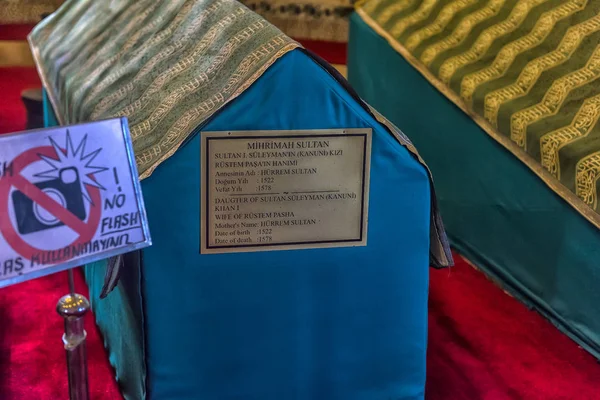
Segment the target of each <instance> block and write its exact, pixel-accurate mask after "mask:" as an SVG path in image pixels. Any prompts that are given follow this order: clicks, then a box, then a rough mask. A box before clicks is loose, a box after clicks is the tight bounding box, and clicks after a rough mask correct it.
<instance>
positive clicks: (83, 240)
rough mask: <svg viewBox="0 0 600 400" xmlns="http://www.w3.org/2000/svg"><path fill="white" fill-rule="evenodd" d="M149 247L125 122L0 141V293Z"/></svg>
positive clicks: (46, 131) (26, 134)
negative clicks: (6, 287) (44, 277)
mask: <svg viewBox="0 0 600 400" xmlns="http://www.w3.org/2000/svg"><path fill="white" fill-rule="evenodd" d="M150 244H151V239H150V233H149V230H148V222H147V219H146V212H145V209H144V203H143V198H142V194H141V191H140V185H139V179H138V174H137V168H136V165H135V158H134V156H133V148H132V144H131V138H130V134H129V129H128V127H127V120H126V119H124V118H123V119H112V120H106V121H99V122H92V123H88V124H82V125H74V126H68V127H59V128H52V129H43V130H36V131H28V132H22V133H17V134H12V135H5V136H0V287H4V286H8V285H11V284H15V283H19V282H22V281H25V280H28V279H33V278H37V277H40V276H43V275H48V274H50V273H53V272H57V271H61V270H65V269H68V268H72V267H76V266H79V265H82V264H85V263H89V262H93V261H97V260H100V259H104V258H108V257H111V256H114V255H117V254H121V253H126V252H130V251H133V250H136V249H140V248H143V247H147V246H149V245H150Z"/></svg>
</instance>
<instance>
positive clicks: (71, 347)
mask: <svg viewBox="0 0 600 400" xmlns="http://www.w3.org/2000/svg"><path fill="white" fill-rule="evenodd" d="M69 287H70V289H71V293H70V294H68V295H66V296H63V297H61V299H60V300H59V301H58V304H57V305H56V311H57V312H58V314H59V315H60V316H61V317H63V318H64V320H65V334H64V335H63V343H64V345H65V350H66V352H67V369H68V374H69V398H70V400H89V397H90V394H89V387H88V373H87V372H88V371H87V351H86V347H85V337H86V335H87V333H86V332H85V329H84V325H83V321H84V319H83V317H84V316H85V314H86V313H87V312H88V310H89V309H90V303H89V301H88V300H87V299H86V298H85V297H84V296H82V295H80V294H77V293H75V285H74V281H73V270H69Z"/></svg>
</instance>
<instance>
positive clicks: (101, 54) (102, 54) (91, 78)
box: [73, 2, 162, 104]
mask: <svg viewBox="0 0 600 400" xmlns="http://www.w3.org/2000/svg"><path fill="white" fill-rule="evenodd" d="M158 4H160V2H156V3H155V4H154V5H153V6H152V7H150V8H148V9H146V10H145V11H144V12H142V13H140V14H138V15H135V17H134V18H132V19H131V21H130V22H129V23H128V24H127V26H126V27H125V28H124V30H123V31H122V33H121V34H120V35H118V36H117V37H116V38H115V39H114V40H112V41H111V44H110V45H107V46H103V47H102V48H101V50H99V51H97V53H96V55H95V56H92V57H90V59H89V60H88V61H87V62H86V63H85V64H84V65H83V67H82V68H83V69H85V70H88V69H89V68H91V67H92V65H93V63H94V62H96V61H97V60H101V59H103V58H106V57H107V55H108V54H111V53H112V52H113V51H114V46H113V45H112V44H113V43H115V42H117V41H118V40H119V37H120V36H125V35H130V34H131V32H130V31H131V29H132V28H133V27H134V26H139V24H140V22H141V21H143V20H145V19H146V18H147V17H148V16H149V15H150V14H151V13H152V12H153V11H154V8H155V7H156V6H157V5H158ZM133 8H135V7H129V10H131V9H133ZM143 30H144V29H142V31H143ZM138 32H139V31H138ZM161 36H162V35H161ZM132 38H135V39H136V40H137V34H133V35H132ZM132 38H130V39H129V40H128V41H127V42H125V44H124V46H123V48H122V49H121V50H120V51H118V52H117V53H116V54H115V55H114V56H112V57H108V58H107V59H106V60H104V61H103V62H102V63H100V65H98V66H97V67H96V68H94V69H93V70H92V71H91V72H90V73H89V75H88V77H87V79H86V80H85V81H84V82H83V83H82V84H81V85H80V86H79V88H78V89H77V90H76V91H75V93H74V94H73V100H74V101H75V102H76V103H77V104H79V103H81V102H83V101H85V98H84V99H81V100H79V98H80V97H81V96H82V95H83V94H84V92H86V91H87V90H88V89H89V88H90V87H91V86H92V85H94V84H95V83H96V79H95V78H96V77H98V76H99V75H100V74H101V73H102V72H103V71H105V70H106V69H107V68H109V67H110V66H111V65H113V64H114V63H115V62H116V61H118V60H119V59H120V58H121V57H122V56H123V54H125V52H126V51H127V50H128V49H129V48H130V47H131V45H132V43H131V40H132ZM109 80H110V77H109V78H108V79H106V81H109ZM106 81H105V82H106ZM110 83H112V82H110ZM110 83H109V84H110ZM109 84H105V85H103V86H102V88H101V89H98V86H96V87H95V88H94V90H92V93H90V95H96V94H98V93H100V92H101V91H103V90H104V89H106V87H107V86H108V85H109ZM88 97H90V96H88Z"/></svg>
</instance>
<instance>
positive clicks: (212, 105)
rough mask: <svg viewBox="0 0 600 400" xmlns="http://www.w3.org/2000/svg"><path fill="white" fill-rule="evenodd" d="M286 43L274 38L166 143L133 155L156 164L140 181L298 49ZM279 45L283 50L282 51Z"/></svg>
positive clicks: (173, 128)
mask: <svg viewBox="0 0 600 400" xmlns="http://www.w3.org/2000/svg"><path fill="white" fill-rule="evenodd" d="M287 42H288V40H287V37H285V36H284V35H282V36H279V37H275V38H273V39H272V40H270V41H269V42H268V43H267V44H265V45H263V46H262V47H261V48H259V49H257V50H255V51H253V52H252V53H251V54H250V55H248V56H246V58H245V59H244V60H243V61H242V62H241V63H240V65H239V66H238V68H237V70H236V72H235V73H234V74H233V75H232V77H231V78H230V80H229V82H228V84H227V85H226V86H225V88H224V89H223V90H221V91H220V92H218V93H216V94H215V95H213V96H211V97H210V98H209V99H208V100H206V101H204V102H202V103H201V104H200V105H198V106H197V107H195V108H192V109H191V110H188V111H187V112H185V113H184V114H183V115H182V116H181V117H180V118H179V119H178V120H177V121H176V122H175V124H174V125H173V126H171V127H170V128H169V130H168V132H167V134H166V135H165V138H166V140H164V141H163V142H161V143H159V144H157V145H155V146H153V147H152V148H150V149H148V150H145V151H143V152H141V153H140V154H138V155H136V162H137V164H138V165H148V164H150V163H151V162H152V161H153V160H157V159H158V160H159V161H158V162H155V163H154V165H153V166H152V167H151V168H149V169H148V170H147V171H145V172H144V173H142V174H140V179H144V178H146V177H148V176H150V175H151V174H152V172H153V171H154V169H155V168H156V166H158V165H159V164H160V163H161V162H162V161H163V160H165V159H167V158H169V157H170V156H171V155H173V153H174V152H175V151H177V147H176V146H177V143H181V142H182V140H183V139H184V138H185V136H186V135H187V134H188V132H190V131H191V129H193V128H194V127H196V126H197V125H198V121H201V120H204V119H205V118H206V117H207V116H208V115H211V114H212V113H214V112H216V111H217V110H218V109H220V108H221V107H223V106H224V105H225V104H226V103H227V102H229V101H231V100H232V99H234V98H236V97H237V96H239V95H240V94H241V93H242V92H244V91H245V90H246V89H247V88H248V86H250V84H251V83H252V82H254V81H255V80H256V79H258V76H260V75H261V74H262V73H264V71H265V70H266V69H267V68H268V67H269V66H271V65H272V63H273V62H275V60H277V59H278V58H280V57H281V56H282V55H283V54H285V53H287V52H288V51H290V50H292V49H294V48H296V47H297V46H298V45H297V44H296V43H290V44H287V45H285V43H287ZM282 45H283V46H284V47H281V46H282ZM277 49H279V50H277ZM265 59H268V60H270V61H269V62H268V63H267V64H265V65H263V67H262V68H261V69H260V70H259V71H257V72H256V73H255V74H254V76H252V77H251V79H249V80H248V79H247V76H246V79H247V80H246V82H243V81H242V79H244V72H247V71H248V70H249V69H250V67H251V66H252V65H254V64H256V62H264V61H265ZM235 85H238V86H239V87H238V89H237V90H236V91H235V92H233V93H231V92H227V90H229V91H231V90H232V89H233V88H234V87H235Z"/></svg>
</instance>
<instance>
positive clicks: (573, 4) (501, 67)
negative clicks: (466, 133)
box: [460, 0, 587, 103]
mask: <svg viewBox="0 0 600 400" xmlns="http://www.w3.org/2000/svg"><path fill="white" fill-rule="evenodd" d="M586 4H587V0H571V1H569V2H568V3H566V4H563V5H560V6H558V7H556V8H555V9H553V10H550V11H546V12H545V13H543V14H542V16H541V17H540V19H539V20H538V21H537V22H536V24H535V26H534V27H533V29H532V30H531V32H530V33H529V34H527V35H525V36H523V37H520V38H519V39H517V40H515V41H513V42H511V43H509V44H507V45H506V46H504V47H503V48H502V49H501V50H500V51H499V52H498V55H497V56H496V58H495V59H494V61H493V62H492V64H491V65H490V66H488V67H486V68H483V69H480V70H479V71H477V72H474V73H471V74H469V75H467V76H465V77H464V79H463V80H462V82H461V92H460V96H461V97H462V98H463V99H464V100H465V101H466V102H467V103H471V102H472V101H473V93H475V90H476V89H477V88H478V87H479V86H480V85H482V84H484V83H486V82H489V81H492V80H494V79H496V78H499V77H501V76H503V75H504V74H505V73H506V71H507V70H508V67H510V65H511V64H512V63H513V62H514V61H515V58H517V56H518V55H519V54H522V53H523V52H525V51H527V50H530V49H532V48H534V47H535V46H538V45H539V44H540V43H542V42H543V41H544V40H545V39H546V38H547V37H548V35H549V34H550V32H551V31H552V30H553V29H554V26H555V25H556V23H557V22H558V21H560V20H561V19H564V18H567V17H569V16H571V15H573V14H574V13H576V12H577V11H580V10H582V9H584V8H585V5H586Z"/></svg>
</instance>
